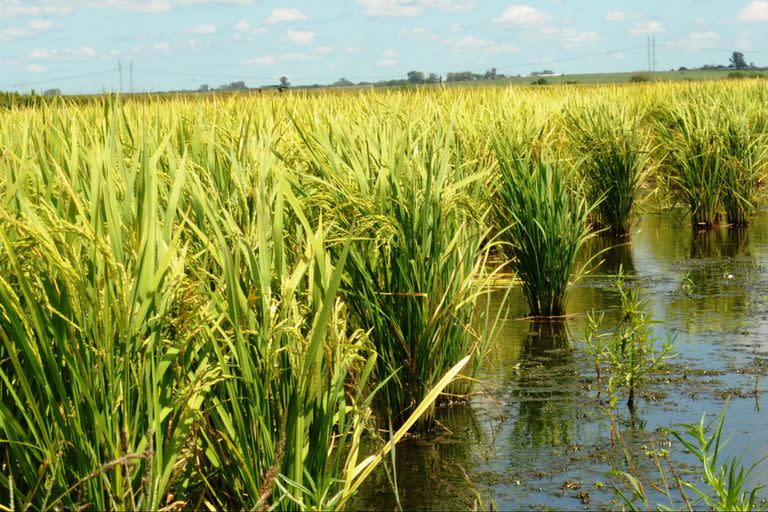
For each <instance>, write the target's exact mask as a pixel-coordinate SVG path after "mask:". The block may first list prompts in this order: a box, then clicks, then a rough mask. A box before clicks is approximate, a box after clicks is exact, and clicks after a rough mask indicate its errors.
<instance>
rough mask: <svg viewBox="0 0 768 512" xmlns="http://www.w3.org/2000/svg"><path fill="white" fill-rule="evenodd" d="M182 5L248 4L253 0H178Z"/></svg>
mask: <svg viewBox="0 0 768 512" xmlns="http://www.w3.org/2000/svg"><path fill="white" fill-rule="evenodd" d="M178 2H179V4H180V5H207V4H213V5H239V6H246V5H251V4H252V3H253V1H252V0H178Z"/></svg>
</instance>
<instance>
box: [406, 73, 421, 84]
mask: <svg viewBox="0 0 768 512" xmlns="http://www.w3.org/2000/svg"><path fill="white" fill-rule="evenodd" d="M407 76H408V82H410V83H412V84H423V83H424V81H425V78H424V73H422V72H421V71H409V72H408V75H407Z"/></svg>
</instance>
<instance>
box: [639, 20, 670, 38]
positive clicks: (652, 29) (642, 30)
mask: <svg viewBox="0 0 768 512" xmlns="http://www.w3.org/2000/svg"><path fill="white" fill-rule="evenodd" d="M658 32H664V25H662V24H661V22H660V21H656V20H649V21H645V22H642V23H637V24H636V25H635V26H634V27H632V34H634V35H636V36H637V35H645V34H655V33H658Z"/></svg>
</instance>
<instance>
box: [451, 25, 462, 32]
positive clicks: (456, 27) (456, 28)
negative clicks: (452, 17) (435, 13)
mask: <svg viewBox="0 0 768 512" xmlns="http://www.w3.org/2000/svg"><path fill="white" fill-rule="evenodd" d="M450 29H451V32H453V33H454V34H456V33H457V32H461V25H459V24H458V23H454V24H453V25H451V26H450Z"/></svg>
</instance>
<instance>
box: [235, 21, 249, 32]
mask: <svg viewBox="0 0 768 512" xmlns="http://www.w3.org/2000/svg"><path fill="white" fill-rule="evenodd" d="M250 29H251V24H250V23H248V22H247V21H245V20H239V21H238V22H237V23H235V32H248V31H249V30H250Z"/></svg>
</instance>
